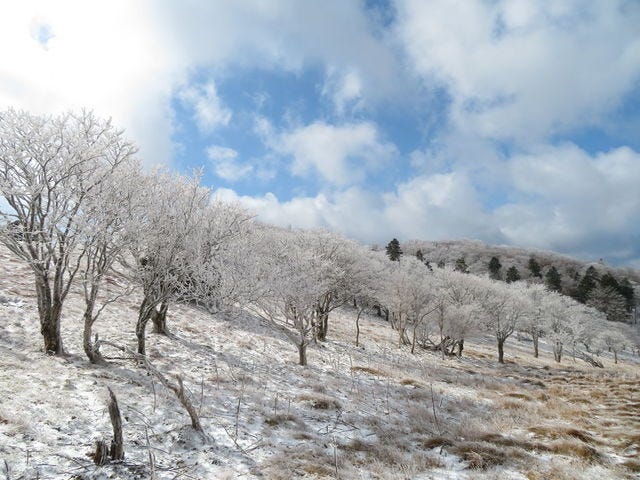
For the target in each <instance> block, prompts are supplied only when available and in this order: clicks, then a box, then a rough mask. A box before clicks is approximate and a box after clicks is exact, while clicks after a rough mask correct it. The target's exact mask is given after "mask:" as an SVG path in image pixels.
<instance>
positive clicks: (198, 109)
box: [179, 82, 232, 132]
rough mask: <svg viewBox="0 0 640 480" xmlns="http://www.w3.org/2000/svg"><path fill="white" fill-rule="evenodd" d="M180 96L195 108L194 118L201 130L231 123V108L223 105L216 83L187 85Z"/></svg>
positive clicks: (208, 130) (209, 129) (206, 130)
mask: <svg viewBox="0 0 640 480" xmlns="http://www.w3.org/2000/svg"><path fill="white" fill-rule="evenodd" d="M179 96H180V99H181V100H182V101H183V102H184V103H185V104H187V105H189V106H190V107H191V108H192V109H193V112H194V118H195V120H196V122H197V124H198V128H199V129H200V130H201V131H203V132H211V131H213V130H214V129H215V128H217V127H220V126H224V125H228V124H229V121H230V120H231V115H232V113H231V110H229V109H228V108H225V107H224V106H223V105H222V101H221V100H220V98H219V97H218V92H217V90H216V85H215V83H213V82H207V83H206V84H204V85H202V86H189V87H185V88H184V89H183V90H182V91H181V92H180V93H179Z"/></svg>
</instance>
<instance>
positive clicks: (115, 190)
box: [79, 161, 144, 363]
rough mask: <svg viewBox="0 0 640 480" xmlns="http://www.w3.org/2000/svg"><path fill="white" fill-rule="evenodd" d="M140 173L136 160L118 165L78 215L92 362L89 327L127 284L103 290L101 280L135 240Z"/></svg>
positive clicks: (90, 352) (88, 329)
mask: <svg viewBox="0 0 640 480" xmlns="http://www.w3.org/2000/svg"><path fill="white" fill-rule="evenodd" d="M142 178H143V174H142V172H141V165H140V163H139V162H135V161H131V162H129V163H128V164H126V165H123V166H122V167H121V168H118V169H117V170H115V171H114V172H112V174H111V175H108V176H105V179H104V181H103V182H102V183H101V184H100V185H98V186H97V188H96V189H95V190H94V191H93V192H91V194H90V195H89V196H88V199H87V202H86V204H85V207H84V208H83V213H84V215H83V218H82V231H83V234H82V238H81V242H82V261H81V263H80V269H79V274H80V278H81V279H82V286H83V294H84V302H85V311H84V314H83V321H84V330H83V348H84V351H85V354H86V355H87V357H88V358H89V360H90V361H91V362H92V363H101V362H102V357H101V355H100V352H99V350H98V348H97V347H96V346H95V344H94V343H93V342H92V328H93V325H94V324H95V322H96V320H97V319H98V317H99V316H100V314H101V313H102V311H103V309H104V308H105V307H106V306H107V305H108V304H110V303H112V302H114V301H116V300H117V299H118V298H120V297H121V296H122V295H123V294H126V293H128V288H126V287H125V288H123V289H121V290H120V291H117V290H116V291H112V292H106V293H105V292H104V291H103V290H104V289H103V288H102V287H103V284H104V280H105V277H106V275H107V274H109V273H110V272H111V271H112V269H113V267H114V265H115V264H116V263H117V262H118V261H119V260H122V259H123V258H122V255H123V254H125V252H126V251H127V250H128V248H129V247H130V246H131V245H132V244H133V242H134V241H135V237H136V235H137V233H138V225H139V220H138V219H139V218H140V217H141V216H142V215H143V214H144V212H143V210H142V208H144V204H143V203H142V202H141V201H140V199H141V195H140V189H139V187H140V183H141V181H142Z"/></svg>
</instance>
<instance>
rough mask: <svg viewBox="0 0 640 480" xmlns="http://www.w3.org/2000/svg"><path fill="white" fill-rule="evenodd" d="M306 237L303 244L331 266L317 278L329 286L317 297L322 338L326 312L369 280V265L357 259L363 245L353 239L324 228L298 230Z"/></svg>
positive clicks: (323, 337)
mask: <svg viewBox="0 0 640 480" xmlns="http://www.w3.org/2000/svg"><path fill="white" fill-rule="evenodd" d="M300 235H303V236H305V237H306V240H305V244H306V248H307V249H309V251H310V252H311V254H312V255H315V256H317V257H318V258H320V259H323V260H325V261H326V262H328V263H329V264H331V265H332V268H329V269H327V270H326V271H324V272H317V273H318V274H322V275H328V276H329V277H328V278H323V279H319V281H322V282H323V283H325V284H326V285H327V286H328V289H327V291H326V292H324V294H323V295H321V297H320V298H319V299H318V304H317V313H318V315H317V325H316V328H315V330H316V331H315V333H316V335H317V339H318V340H320V341H324V340H326V338H327V332H328V330H329V314H330V313H331V312H332V311H333V310H335V309H336V308H338V307H340V306H342V305H344V304H346V303H347V302H352V301H353V298H354V296H355V295H356V294H358V292H360V290H361V289H362V288H363V287H365V286H366V283H367V282H368V281H370V278H369V277H370V271H369V268H368V267H367V266H366V265H364V264H363V263H362V262H360V261H358V258H357V257H358V255H359V254H360V252H361V250H362V247H361V246H359V245H358V244H357V243H356V242H353V241H351V240H347V239H346V238H344V237H342V236H340V235H338V234H335V233H331V232H328V231H325V230H311V231H307V232H301V233H300Z"/></svg>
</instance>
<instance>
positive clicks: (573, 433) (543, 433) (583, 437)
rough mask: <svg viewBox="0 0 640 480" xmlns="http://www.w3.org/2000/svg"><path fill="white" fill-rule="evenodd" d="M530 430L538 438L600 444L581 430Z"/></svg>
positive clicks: (539, 428)
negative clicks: (574, 439)
mask: <svg viewBox="0 0 640 480" xmlns="http://www.w3.org/2000/svg"><path fill="white" fill-rule="evenodd" d="M528 430H529V431H530V432H531V433H533V434H534V435H536V436H539V437H544V438H549V439H559V438H567V437H572V438H577V439H578V440H580V441H581V442H584V443H598V442H597V440H596V439H595V438H594V437H593V436H592V435H591V434H590V433H589V432H587V431H585V430H580V429H578V428H572V427H559V426H536V427H529V429H528Z"/></svg>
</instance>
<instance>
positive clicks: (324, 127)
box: [258, 120, 398, 185]
mask: <svg viewBox="0 0 640 480" xmlns="http://www.w3.org/2000/svg"><path fill="white" fill-rule="evenodd" d="M258 130H259V131H260V132H261V133H262V135H264V137H265V140H266V142H267V144H268V145H269V146H270V147H271V148H272V149H273V150H274V151H275V152H277V153H279V154H281V155H286V156H289V157H291V159H292V162H291V167H290V168H291V172H292V173H293V174H294V175H298V176H308V175H312V174H319V175H320V176H321V177H322V178H323V179H324V180H325V181H327V182H330V183H331V184H333V185H347V184H353V183H357V182H358V181H360V180H362V179H363V178H364V175H365V173H366V172H367V171H369V170H372V169H376V168H379V167H381V166H382V165H384V164H385V163H387V162H389V161H391V160H392V159H393V158H394V157H396V156H397V155H398V151H397V149H396V147H395V146H394V145H393V144H392V143H389V142H385V141H384V140H382V139H381V135H380V133H379V131H378V129H377V127H376V126H375V125H374V124H373V123H371V122H361V123H347V124H342V125H331V124H328V123H325V122H322V121H317V122H314V123H311V124H309V125H305V126H302V127H297V128H293V129H292V130H289V131H285V132H281V133H279V134H276V135H275V136H274V134H273V130H272V129H271V128H270V127H269V124H268V123H266V124H265V122H264V120H263V121H262V122H259V123H258Z"/></svg>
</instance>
